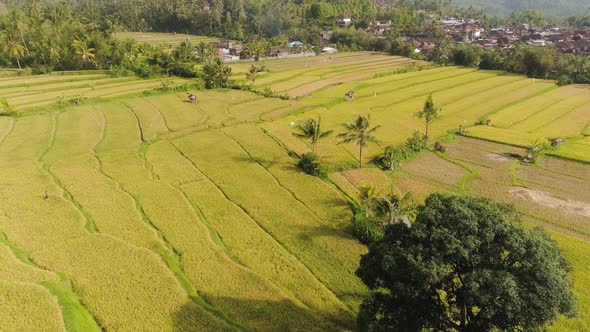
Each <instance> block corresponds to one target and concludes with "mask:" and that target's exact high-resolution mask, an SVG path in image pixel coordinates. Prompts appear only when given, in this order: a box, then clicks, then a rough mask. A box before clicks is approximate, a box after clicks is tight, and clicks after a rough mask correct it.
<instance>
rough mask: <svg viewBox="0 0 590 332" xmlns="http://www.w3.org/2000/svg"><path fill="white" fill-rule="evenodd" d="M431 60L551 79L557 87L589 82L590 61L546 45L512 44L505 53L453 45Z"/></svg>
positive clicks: (477, 47) (503, 51)
mask: <svg viewBox="0 0 590 332" xmlns="http://www.w3.org/2000/svg"><path fill="white" fill-rule="evenodd" d="M431 60H433V61H436V62H439V63H445V64H455V65H460V66H467V67H479V68H481V69H491V70H504V71H507V72H511V73H517V74H524V75H527V76H529V77H533V78H544V79H554V80H557V83H558V84H559V85H567V84H572V83H580V84H583V83H590V58H588V57H584V56H577V55H573V54H558V53H557V51H556V50H555V49H554V48H553V47H549V46H547V47H534V46H528V45H515V46H513V47H511V48H509V49H507V50H483V49H482V48H481V47H479V46H469V45H456V46H453V47H449V48H448V49H444V50H440V52H439V53H438V54H435V55H434V57H433V58H432V59H431Z"/></svg>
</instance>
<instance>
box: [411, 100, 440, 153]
mask: <svg viewBox="0 0 590 332" xmlns="http://www.w3.org/2000/svg"><path fill="white" fill-rule="evenodd" d="M440 110H441V109H440V108H436V107H434V101H433V100H432V95H430V96H428V99H426V102H425V103H424V108H423V109H422V110H420V111H419V112H418V113H416V117H418V118H419V119H423V120H424V123H425V125H426V132H425V133H424V142H425V143H426V144H428V129H429V127H430V123H432V122H433V121H434V120H436V119H437V118H438V117H440Z"/></svg>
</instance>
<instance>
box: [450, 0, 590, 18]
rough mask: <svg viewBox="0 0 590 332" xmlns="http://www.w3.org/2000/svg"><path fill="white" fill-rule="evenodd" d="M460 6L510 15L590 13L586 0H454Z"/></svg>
mask: <svg viewBox="0 0 590 332" xmlns="http://www.w3.org/2000/svg"><path fill="white" fill-rule="evenodd" d="M453 2H454V3H455V4H457V5H460V6H473V7H475V8H481V9H483V10H484V11H486V12H487V13H489V14H491V15H499V16H508V15H510V13H512V12H514V11H523V10H527V9H537V10H540V11H542V12H543V13H545V15H546V16H575V15H581V14H588V13H590V3H588V1H585V0H491V1H490V0H454V1H453Z"/></svg>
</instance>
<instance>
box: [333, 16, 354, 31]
mask: <svg viewBox="0 0 590 332" xmlns="http://www.w3.org/2000/svg"><path fill="white" fill-rule="evenodd" d="M336 25H337V26H339V27H341V28H348V27H349V26H350V25H352V15H350V14H341V15H338V16H337V17H336Z"/></svg>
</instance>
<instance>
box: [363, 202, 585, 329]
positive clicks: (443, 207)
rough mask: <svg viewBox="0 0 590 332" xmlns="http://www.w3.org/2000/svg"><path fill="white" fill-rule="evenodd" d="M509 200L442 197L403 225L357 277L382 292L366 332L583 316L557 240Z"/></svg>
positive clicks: (366, 312)
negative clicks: (525, 220) (522, 221)
mask: <svg viewBox="0 0 590 332" xmlns="http://www.w3.org/2000/svg"><path fill="white" fill-rule="evenodd" d="M517 220H518V215H517V213H516V212H514V210H513V209H512V208H510V207H507V206H505V205H502V204H500V203H497V202H494V201H491V200H488V199H484V198H472V197H463V196H461V197H459V196H450V195H446V194H433V195H432V196H430V197H429V198H428V199H427V200H426V204H425V205H424V206H423V207H421V208H420V209H419V213H418V215H417V218H416V222H415V223H414V224H413V225H412V227H410V228H409V227H407V226H405V225H403V224H395V225H393V226H391V227H389V228H388V229H387V232H386V235H385V237H384V238H383V239H382V240H380V241H377V242H375V243H373V244H372V245H371V246H370V249H369V253H368V254H366V255H365V256H363V257H362V259H361V264H360V267H359V269H358V270H357V275H358V276H359V277H360V278H361V279H362V280H363V281H364V282H365V284H366V285H367V286H369V288H370V289H371V290H372V291H373V292H372V294H371V296H370V297H369V298H368V299H366V300H365V301H364V303H363V305H362V307H361V310H360V313H359V316H358V324H359V329H360V330H362V331H370V330H391V331H422V330H435V331H493V330H501V331H503V330H506V331H520V330H524V331H532V330H537V329H540V328H542V327H543V326H544V325H545V324H547V323H550V322H552V321H554V320H555V319H557V317H558V316H559V315H560V314H565V315H567V316H572V315H575V306H574V302H575V300H574V297H573V295H572V291H571V290H570V285H569V281H568V277H567V272H568V271H569V269H570V265H569V264H568V262H567V261H566V259H565V258H564V257H563V256H562V255H561V253H560V252H559V250H558V248H557V245H556V243H555V241H553V240H552V239H551V238H550V237H549V236H548V235H546V234H545V233H544V232H543V231H542V230H540V229H534V230H529V229H525V228H523V227H522V226H520V225H519V224H518V223H517Z"/></svg>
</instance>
